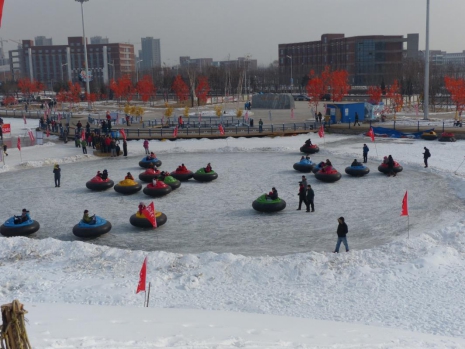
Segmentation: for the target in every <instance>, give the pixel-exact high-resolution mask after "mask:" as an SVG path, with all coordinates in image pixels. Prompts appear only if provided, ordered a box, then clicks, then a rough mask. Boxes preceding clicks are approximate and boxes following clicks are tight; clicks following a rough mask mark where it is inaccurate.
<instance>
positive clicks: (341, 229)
mask: <svg viewBox="0 0 465 349" xmlns="http://www.w3.org/2000/svg"><path fill="white" fill-rule="evenodd" d="M348 232H349V228H348V227H347V224H346V223H345V222H344V223H339V225H338V226H337V236H338V237H340V238H345V237H346V235H347V233H348Z"/></svg>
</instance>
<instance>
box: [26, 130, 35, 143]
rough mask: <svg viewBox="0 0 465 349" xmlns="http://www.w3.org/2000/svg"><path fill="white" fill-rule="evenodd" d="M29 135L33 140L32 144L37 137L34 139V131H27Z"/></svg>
mask: <svg viewBox="0 0 465 349" xmlns="http://www.w3.org/2000/svg"><path fill="white" fill-rule="evenodd" d="M27 134H28V135H29V139H30V140H31V142H34V140H35V137H34V134H33V133H32V131H31V130H28V131H27Z"/></svg>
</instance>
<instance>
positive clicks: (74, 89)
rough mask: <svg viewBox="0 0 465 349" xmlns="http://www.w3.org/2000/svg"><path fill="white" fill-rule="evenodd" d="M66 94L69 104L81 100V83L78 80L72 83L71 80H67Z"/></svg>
mask: <svg viewBox="0 0 465 349" xmlns="http://www.w3.org/2000/svg"><path fill="white" fill-rule="evenodd" d="M67 94H68V96H67V100H68V102H70V103H71V104H74V103H79V101H80V100H81V85H80V84H79V82H75V83H74V84H73V83H71V81H68V93H67Z"/></svg>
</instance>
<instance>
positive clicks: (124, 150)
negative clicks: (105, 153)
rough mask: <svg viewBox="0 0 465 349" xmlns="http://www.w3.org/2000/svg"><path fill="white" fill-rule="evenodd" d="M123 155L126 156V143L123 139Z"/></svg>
mask: <svg viewBox="0 0 465 349" xmlns="http://www.w3.org/2000/svg"><path fill="white" fill-rule="evenodd" d="M123 155H124V156H128V142H126V140H125V139H123Z"/></svg>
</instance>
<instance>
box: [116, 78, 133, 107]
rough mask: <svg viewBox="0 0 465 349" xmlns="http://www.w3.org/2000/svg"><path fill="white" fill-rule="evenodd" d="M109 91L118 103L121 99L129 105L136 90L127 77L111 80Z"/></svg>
mask: <svg viewBox="0 0 465 349" xmlns="http://www.w3.org/2000/svg"><path fill="white" fill-rule="evenodd" d="M110 90H112V91H113V93H114V94H115V97H116V99H118V102H119V101H120V100H121V99H125V100H126V102H127V103H129V102H131V100H132V98H133V97H134V94H135V93H136V89H135V88H134V85H133V84H132V81H131V79H130V78H129V76H127V75H125V76H122V77H120V78H119V79H118V80H116V81H115V80H111V81H110Z"/></svg>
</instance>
